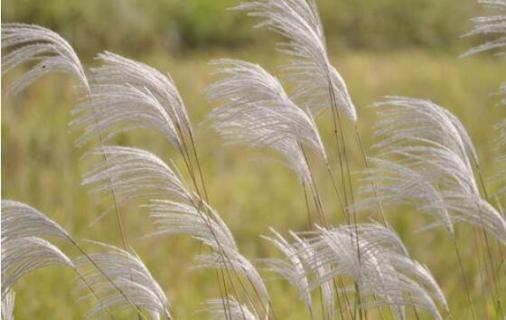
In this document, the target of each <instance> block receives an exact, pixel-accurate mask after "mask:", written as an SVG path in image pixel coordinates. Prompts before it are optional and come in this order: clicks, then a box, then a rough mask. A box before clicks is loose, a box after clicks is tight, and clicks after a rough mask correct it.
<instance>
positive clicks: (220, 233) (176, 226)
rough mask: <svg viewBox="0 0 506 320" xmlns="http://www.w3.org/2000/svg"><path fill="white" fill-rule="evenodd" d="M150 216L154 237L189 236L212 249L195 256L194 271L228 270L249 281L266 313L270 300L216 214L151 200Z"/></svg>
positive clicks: (205, 207)
mask: <svg viewBox="0 0 506 320" xmlns="http://www.w3.org/2000/svg"><path fill="white" fill-rule="evenodd" d="M149 207H150V216H151V218H152V219H153V220H154V221H155V224H156V226H157V227H156V231H155V233H154V234H155V235H162V234H167V235H174V234H188V235H191V236H192V237H193V238H195V239H196V240H198V241H200V242H202V243H203V244H205V245H206V246H207V247H209V248H210V249H211V253H208V254H199V255H197V267H199V268H212V269H223V270H231V271H233V272H234V273H235V274H236V275H240V276H242V277H244V278H245V279H247V280H248V282H249V283H250V284H251V285H252V287H253V290H254V294H255V296H256V297H257V298H258V299H259V300H260V301H261V302H262V304H263V306H264V311H266V312H267V311H268V308H269V304H270V300H271V299H270V296H269V293H268V291H267V288H266V286H265V284H264V282H263V279H262V277H261V276H260V274H259V273H258V271H257V270H256V268H255V266H254V265H253V264H252V263H251V262H250V261H249V260H248V259H247V258H246V257H244V256H243V255H242V254H241V253H240V252H239V248H238V247H237V244H236V242H235V240H234V238H233V235H232V233H231V231H230V230H229V229H228V227H227V225H226V224H225V222H224V221H223V220H222V219H221V217H220V216H219V215H218V213H217V212H216V211H215V210H214V209H213V208H211V207H210V206H209V205H208V204H207V203H205V202H202V203H201V204H200V206H195V205H187V204H182V203H177V202H173V201H168V200H165V201H163V200H153V201H152V203H151V204H150V205H149Z"/></svg>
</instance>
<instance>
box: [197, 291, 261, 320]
mask: <svg viewBox="0 0 506 320" xmlns="http://www.w3.org/2000/svg"><path fill="white" fill-rule="evenodd" d="M206 305H207V308H206V311H207V312H208V314H209V319H211V320H259V319H260V318H259V317H258V315H256V314H255V313H253V312H252V311H250V310H249V309H248V307H247V306H245V305H244V304H241V303H240V302H238V301H237V300H236V299H235V298H234V297H228V298H226V300H224V299H211V300H208V301H207V303H206ZM224 305H226V306H229V310H228V311H226V312H225V310H224V309H223V306H224Z"/></svg>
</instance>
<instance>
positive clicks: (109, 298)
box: [74, 243, 173, 320]
mask: <svg viewBox="0 0 506 320" xmlns="http://www.w3.org/2000/svg"><path fill="white" fill-rule="evenodd" d="M96 244H98V245H99V246H100V247H102V249H105V250H106V252H103V253H93V254H90V255H89V256H81V257H79V258H77V259H75V260H74V263H75V265H76V266H77V267H79V268H80V269H81V270H83V271H82V273H81V274H82V276H83V278H84V279H85V280H87V281H86V282H87V285H89V286H91V288H93V289H94V292H95V293H96V294H97V295H98V297H99V298H100V300H99V303H97V304H96V306H95V307H94V308H93V309H92V310H91V311H90V312H89V313H88V315H87V318H96V317H97V316H98V315H99V314H100V313H104V312H106V311H109V309H110V310H116V311H119V310H124V309H127V308H131V306H132V305H133V306H135V307H136V308H137V309H139V316H140V317H141V318H142V319H145V318H144V311H147V313H148V315H149V319H153V320H154V319H173V317H172V315H171V311H170V303H169V300H168V299H167V297H166V295H165V293H164V291H163V289H162V288H161V287H160V285H159V284H158V283H157V282H156V280H155V279H154V278H153V277H152V276H151V274H150V272H149V270H148V269H147V268H146V266H145V265H144V264H143V262H142V260H141V259H140V258H139V256H137V255H136V254H135V253H130V252H128V251H125V250H122V249H119V248H116V247H113V246H110V245H105V244H100V243H96ZM91 261H92V262H93V264H91V263H90V262H91ZM87 267H88V268H87ZM83 289H86V286H84V288H83Z"/></svg>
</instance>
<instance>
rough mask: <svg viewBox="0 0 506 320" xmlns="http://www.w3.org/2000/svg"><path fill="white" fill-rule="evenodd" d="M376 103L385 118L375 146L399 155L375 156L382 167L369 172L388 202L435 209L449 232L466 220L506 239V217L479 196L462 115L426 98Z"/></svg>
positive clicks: (472, 152)
mask: <svg viewBox="0 0 506 320" xmlns="http://www.w3.org/2000/svg"><path fill="white" fill-rule="evenodd" d="M375 106H376V108H377V109H379V110H380V113H381V115H382V120H380V122H379V123H378V128H379V129H378V130H377V136H378V137H379V138H380V139H381V141H380V142H378V143H377V144H376V145H375V146H374V147H375V148H376V149H377V150H378V152H379V154H380V155H381V156H382V157H393V158H395V159H396V160H395V164H394V163H392V162H387V161H376V163H377V164H379V165H380V167H379V169H374V170H373V171H371V172H370V173H372V174H373V175H374V176H373V177H372V178H371V179H374V181H376V183H377V184H379V185H381V186H380V187H379V188H380V189H383V191H388V193H386V194H385V197H386V198H385V200H386V202H389V201H390V202H397V203H401V202H403V201H405V203H411V204H417V203H420V202H423V203H425V204H422V206H421V207H420V208H421V209H422V211H424V212H427V211H431V210H433V212H434V213H435V214H436V215H437V216H438V217H439V221H440V222H441V223H442V224H443V225H444V226H445V227H446V228H447V230H448V231H449V232H450V233H452V232H453V231H452V230H453V229H452V226H451V222H452V221H466V222H468V223H471V224H472V225H474V226H476V227H479V228H483V229H484V230H485V231H487V232H489V233H491V234H492V235H493V236H494V237H495V238H497V239H498V240H499V241H501V242H503V243H504V240H505V239H506V221H504V218H503V217H502V216H501V215H500V214H499V213H498V212H497V210H496V209H495V208H494V207H492V206H491V205H490V204H488V203H487V200H486V199H483V198H482V197H481V194H480V187H479V184H478V182H477V181H476V178H475V174H474V171H473V165H474V166H477V167H478V168H479V163H478V159H477V156H476V152H475V150H474V147H473V144H472V142H471V139H470V138H469V136H468V134H467V132H466V131H465V129H464V127H463V125H462V124H461V123H460V122H459V121H458V119H457V118H456V117H455V116H453V115H452V114H450V113H449V112H448V111H447V110H445V109H443V108H442V107H440V106H438V105H436V104H434V103H432V102H429V101H425V100H418V99H411V98H400V97H390V98H387V99H386V100H385V101H383V102H380V103H378V104H376V105H375ZM385 169H386V170H385ZM382 170H385V171H386V172H384V173H382ZM381 197H382V196H380V199H379V200H380V201H382V200H383V199H382V198H381ZM448 214H450V217H451V220H449V219H448Z"/></svg>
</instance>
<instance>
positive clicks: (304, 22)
mask: <svg viewBox="0 0 506 320" xmlns="http://www.w3.org/2000/svg"><path fill="white" fill-rule="evenodd" d="M235 9H237V10H244V11H247V12H248V15H250V16H256V17H260V18H262V19H263V21H262V22H261V23H259V24H258V25H257V26H258V27H267V28H269V29H272V30H274V31H275V32H277V33H279V34H280V35H282V36H283V37H285V38H286V39H287V40H288V42H286V43H282V44H281V45H280V50H281V51H282V52H284V53H286V54H288V55H289V56H291V57H292V58H293V61H292V63H291V64H289V65H287V66H286V67H285V69H286V71H287V73H288V77H289V78H290V79H292V80H293V81H294V82H295V83H296V89H295V92H294V96H295V97H296V99H297V100H298V99H300V100H301V101H303V105H304V106H305V107H308V108H311V109H312V110H314V111H315V112H318V111H319V110H321V109H324V108H341V109H342V110H343V111H344V112H345V113H346V114H347V115H348V117H349V118H350V119H351V120H352V121H353V122H356V121H357V112H356V110H355V106H354V105H353V102H352V101H351V98H350V95H349V93H348V88H347V87H346V83H345V82H344V80H343V78H342V77H341V75H340V74H339V72H338V71H337V70H336V69H335V68H334V67H333V66H332V65H331V63H330V61H329V58H328V56H327V45H326V43H325V35H324V32H323V27H322V25H321V21H320V17H319V14H318V9H317V6H316V3H315V2H314V1H313V0H309V1H306V0H260V1H244V2H242V3H241V4H240V5H238V6H237V7H235ZM329 91H330V92H331V94H330V95H329ZM332 100H335V101H332ZM336 103H337V105H335V104H336Z"/></svg>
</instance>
